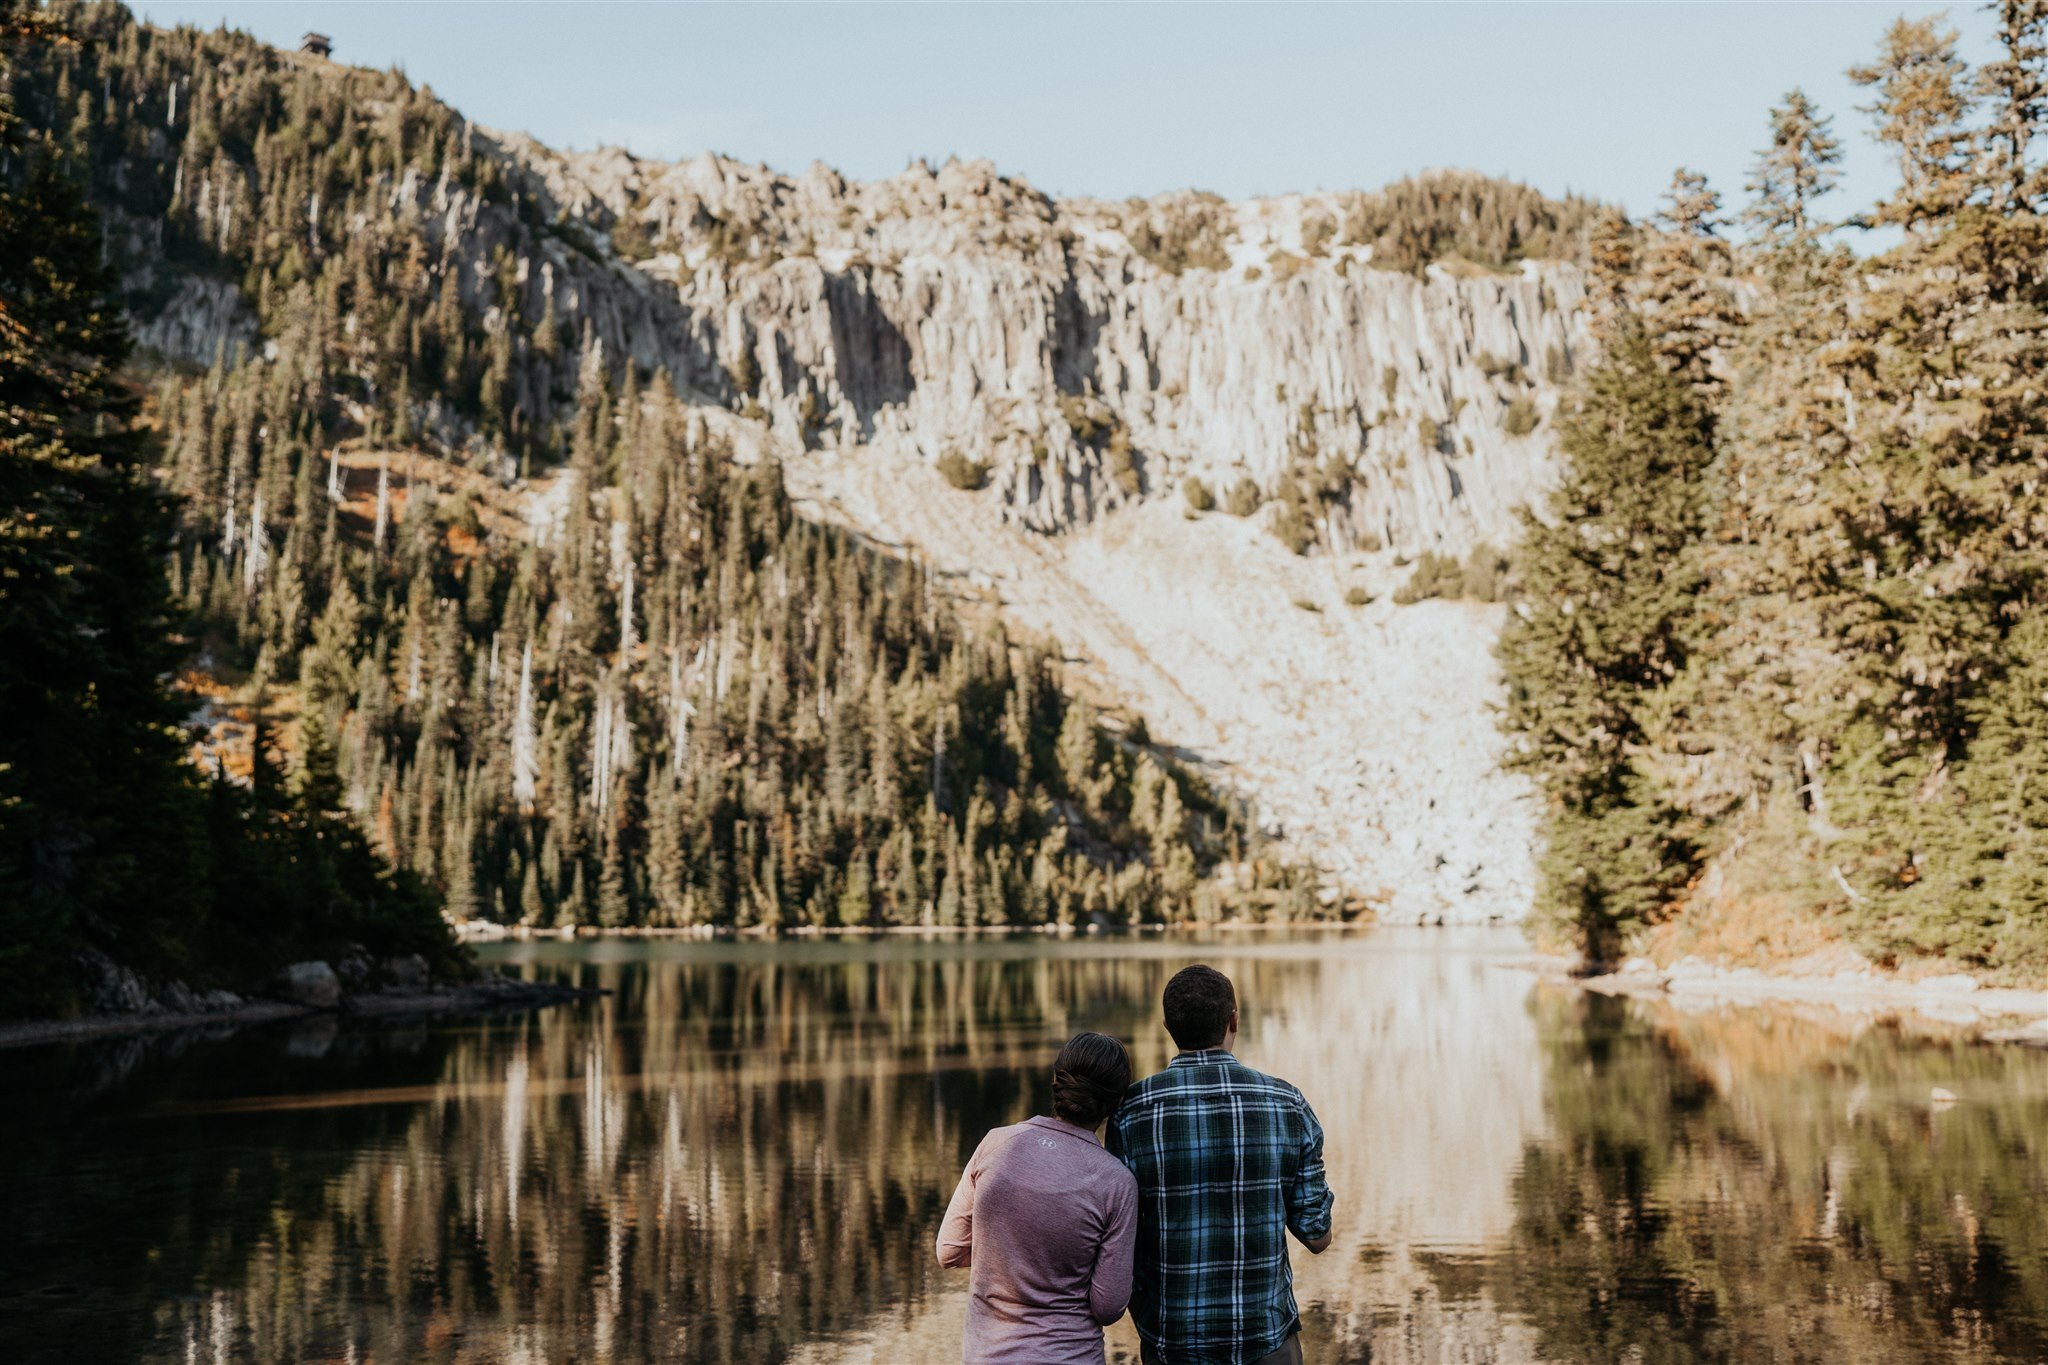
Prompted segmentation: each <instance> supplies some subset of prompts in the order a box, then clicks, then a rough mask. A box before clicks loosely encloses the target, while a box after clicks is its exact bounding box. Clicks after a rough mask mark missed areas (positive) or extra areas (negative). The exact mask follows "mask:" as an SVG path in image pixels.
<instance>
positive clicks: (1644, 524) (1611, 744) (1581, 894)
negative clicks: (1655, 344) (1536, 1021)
mask: <svg viewBox="0 0 2048 1365" xmlns="http://www.w3.org/2000/svg"><path fill="white" fill-rule="evenodd" d="M1709 427H1710V423H1709V418H1708V414H1707V410H1706V408H1705V407H1704V406H1703V404H1702V403H1701V401H1700V399H1699V398H1698V397H1697V396H1696V394H1695V393H1694V392H1693V390H1692V388H1691V386H1689V385H1687V384H1686V383H1684V382H1683V380H1682V379H1681V378H1680V377H1679V376H1677V375H1674V374H1672V373H1671V372H1669V371H1668V370H1667V369H1666V368H1665V366H1664V365H1663V364H1662V363H1660V362H1659V360H1658V358H1657V357H1656V355H1655V354H1654V352H1653V350H1652V348H1651V345H1650V341H1649V338H1648V336H1647V335H1646V334H1645V333H1644V331H1643V329H1642V327H1641V326H1640V324H1639V323H1637V322H1635V321H1634V320H1633V319H1629V318H1624V319H1623V321H1622V324H1621V326H1620V329H1619V332H1618V334H1617V335H1616V336H1615V337H1614V338H1613V339H1612V341H1611V343H1610V345H1609V347H1608V351H1607V355H1606V357H1605V359H1604V360H1603V361H1602V362H1601V364H1600V366H1599V367H1598V368H1597V369H1595V370H1594V371H1593V373H1592V375H1591V376H1590V379H1589V381H1588V388H1587V393H1586V397H1585V399H1584V402H1583V405H1582V406H1581V407H1580V408H1578V409H1577V410H1576V411H1574V412H1573V413H1571V414H1570V415H1569V416H1568V417H1567V418H1566V419H1565V420H1564V421H1563V422H1561V423H1560V426H1559V444H1560V448H1561V450H1562V452H1563V455H1564V458H1565V461H1566V471H1565V475H1564V479H1563V482H1562V483H1561V485H1560V486H1559V488H1558V489H1557V491H1556V492H1555V493H1554V494H1553V495H1552V496H1551V498H1550V500H1549V505H1548V508H1547V513H1546V516H1545V517H1544V518H1543V519H1541V520H1538V519H1537V518H1535V517H1533V516H1532V517H1530V518H1529V519H1528V520H1527V522H1526V524H1525V531H1524V535H1525V539H1524V542H1523V547H1522V555H1521V563H1520V569H1519V571H1520V575H1521V577H1522V580H1523V583H1524V593H1525V595H1524V597H1523V599H1522V600H1521V602H1519V603H1518V604H1517V608H1516V612H1517V614H1516V616H1515V617H1514V618H1513V619H1512V620H1510V622H1509V623H1508V627H1507V629H1506V631H1505V632H1504V634H1503V635H1502V638H1501V645H1500V654H1501V660H1502V665H1503V668H1504V670H1505V672H1506V676H1507V683H1508V707H1507V711H1506V717H1505V719H1506V724H1507V727H1508V730H1509V732H1510V733H1511V735H1512V736H1513V739H1514V758H1513V761H1514V762H1515V763H1516V764H1517V765H1519V766H1521V767H1524V768H1526V769H1528V770H1530V771H1531V772H1532V773H1533V774H1534V775H1535V777H1536V778H1537V780H1538V781H1539V782H1540V783H1541V784H1542V786H1543V788H1544V791H1545V794H1546V797H1547V800H1548V803H1549V807H1550V812H1551V818H1550V824H1549V847H1548V849H1547V851H1546V853H1545V856H1544V860H1543V878H1544V886H1543V896H1542V900H1543V906H1544V909H1545V911H1546V913H1547V914H1548V915H1549V916H1550V917H1551V921H1552V923H1553V924H1554V925H1555V926H1556V927H1558V928H1559V929H1560V930H1562V931H1564V932H1566V933H1568V934H1570V935H1571V936H1572V937H1573V938H1574V939H1575V941H1576V943H1577V945H1578V947H1579V948H1580V950H1581V951H1582V952H1583V953H1584V954H1585V955H1586V957H1587V958H1589V959H1590V960H1593V961H1610V960H1612V959H1613V958H1614V957H1615V956H1616V954H1617V953H1618V951H1619V950H1620V948H1621V947H1622V945H1623V943H1624V941H1625V939H1626V937H1627V935H1628V934H1630V933H1631V932H1632V931H1634V930H1635V929H1637V928H1640V927H1641V926H1643V925H1645V924H1648V923H1650V922H1652V921H1654V920H1655V919H1656V918H1657V916H1658V915H1659V914H1660V912H1661V911H1662V910H1663V908H1664V906H1665V905H1666V904H1667V902H1668V901H1669V899H1670V897H1671V896H1672V894H1673V893H1674V891H1675V890H1676V889H1677V887H1678V886H1680V885H1681V884H1682V883H1683V882H1684V880H1685V878H1686V876H1687V874H1688V873H1689V871H1690V869H1691V867H1692V865H1693V861H1694V858H1695V856H1696V850H1695V848H1694V846H1693V844H1692V840H1691V834H1690V832H1689V830H1688V828H1687V825H1686V822H1685V821H1684V819H1683V818H1682V814H1681V812H1679V811H1677V810H1675V809H1674V808H1673V807H1671V806H1670V805H1669V804H1668V803H1667V802H1665V801H1664V800H1662V799H1661V798H1660V796H1659V794H1658V792H1657V791H1656V789H1655V784H1654V782H1653V780H1652V778H1651V776H1650V774H1648V773H1647V772H1645V771H1644V770H1643V768H1642V767H1641V765H1640V762H1639V758H1638V754H1639V751H1640V749H1641V747H1642V746H1643V745H1644V743H1645V741H1646V740H1647V739H1648V738H1649V737H1650V729H1651V727H1652V725H1653V724H1654V723H1655V722H1654V719H1653V718H1654V716H1655V715H1656V712H1657V700H1658V697H1659V695H1660V694H1661V693H1662V692H1663V690H1664V689H1666V688H1668V687H1670V686H1671V685H1672V683H1673V681H1674V680H1675V679H1677V678H1678V676H1679V674H1680V673H1681V671H1682V670H1683V669H1684V668H1685V667H1686V664H1687V660H1688V656H1689V654H1690V652H1691V649H1692V646H1693V643H1694V640H1695V638H1696V636H1697V632H1698V623H1697V620H1696V606H1697V598H1698V594H1699V591H1700V587H1701V576H1700V572H1699V568H1698V562H1697V551H1698V540H1699V537H1700V535H1701V532H1702V529H1703V525H1704V520H1705V516H1706V510H1707V506H1708V503H1707V498H1706V486H1705V474H1706V471H1707V468H1708V465H1709V463H1710V461H1711V458H1712V447H1711V443H1710V438H1709Z"/></svg>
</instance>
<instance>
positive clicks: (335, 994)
mask: <svg viewBox="0 0 2048 1365" xmlns="http://www.w3.org/2000/svg"><path fill="white" fill-rule="evenodd" d="M96 965H98V966H99V970H100V974H101V979H100V988H99V989H98V990H97V991H96V992H95V1005H96V1006H97V1007H98V1008H97V1009H96V1011H95V1012H94V1013H91V1014H86V1015H80V1016H78V1017H76V1018H70V1019H29V1020H22V1021H19V1022H14V1023H0V1048H13V1047H33V1046H35V1045H37V1044H42V1043H64V1042H79V1041H84V1040H86V1039H94V1038H115V1037H124V1036H129V1035H134V1034H144V1033H161V1032H167V1031H171V1030H176V1029H186V1028H211V1027H215V1026H218V1025H221V1024H265V1023H273V1022H276V1021H278V1020H284V1019H301V1018H307V1017H310V1016H313V1015H320V1014H330V1015H335V1016H338V1017H340V1018H344V1019H348V1018H355V1019H386V1018H393V1017H398V1016H407V1015H436V1014H484V1013H496V1012H501V1011H517V1010H529V1009H540V1008H543V1007H546V1006H549V1005H560V1004H567V1003H569V1002H572V1001H576V1000H588V999H593V998H595V997H597V996H600V995H603V994H605V992H604V991H602V990H597V989H592V988H587V987H580V986H565V985H558V984H555V983H551V982H539V981H521V980H518V979H516V978H513V977H509V976H500V975H493V974H490V973H483V974H480V975H478V976H477V977H476V978H474V979H472V980H467V981H434V980H432V979H431V978H430V977H429V975H428V971H427V965H426V963H425V962H424V961H422V960H420V959H418V958H410V959H395V960H393V961H392V962H389V963H385V964H383V965H382V966H381V967H379V968H376V969H369V970H365V969H363V968H362V967H361V965H360V964H358V963H354V962H344V964H343V971H340V972H337V971H336V970H335V968H334V967H332V966H331V965H329V964H328V963H326V962H298V963H294V964H292V965H291V966H290V967H287V968H285V969H284V971H283V972H281V973H279V975H278V978H277V980H276V983H275V986H274V988H273V990H272V992H271V993H269V994H265V995H260V996H256V995H252V996H241V995H236V994H235V993H233V992H231V991H209V992H206V993H205V994H199V993H196V992H193V991H191V990H189V989H187V988H185V987H184V986H183V985H181V984H180V983H178V982H171V983H169V984H168V985H167V986H164V987H160V988H158V989H157V990H156V991H155V992H154V993H152V992H150V991H148V990H146V989H145V988H144V987H143V985H142V983H141V981H140V980H139V978H137V977H135V975H134V974H133V973H132V972H128V971H127V970H126V969H125V968H122V967H119V966H117V965H115V964H113V963H111V962H102V963H100V964H96Z"/></svg>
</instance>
